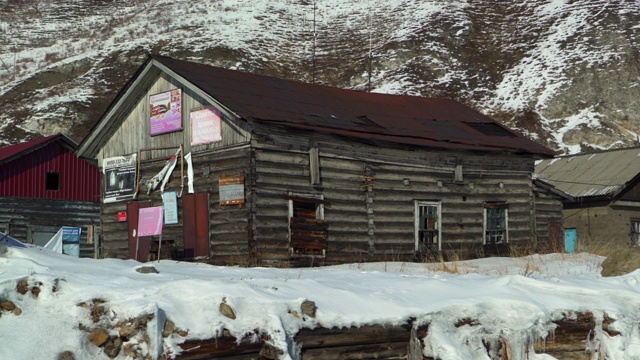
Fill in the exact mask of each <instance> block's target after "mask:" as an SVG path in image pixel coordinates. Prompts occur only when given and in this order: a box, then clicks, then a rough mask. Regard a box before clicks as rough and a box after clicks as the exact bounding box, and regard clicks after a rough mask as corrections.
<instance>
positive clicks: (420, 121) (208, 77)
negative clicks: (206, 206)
mask: <svg viewBox="0 0 640 360" xmlns="http://www.w3.org/2000/svg"><path fill="white" fill-rule="evenodd" d="M153 59H154V60H155V61H157V62H159V63H160V64H162V65H164V66H166V67H167V68H169V69H171V70H172V71H174V72H175V73H177V74H178V75H180V76H181V77H183V78H184V79H185V80H187V81H188V82H190V83H192V84H194V85H195V86H197V87H198V88H200V89H201V90H202V91H204V92H206V93H207V94H209V95H210V96H211V97H213V98H214V99H216V100H217V101H219V102H220V103H222V104H224V105H225V106H226V107H228V108H229V109H230V110H232V111H233V112H235V113H236V114H238V115H239V116H240V117H242V118H244V119H245V120H257V121H263V122H274V123H278V124H281V125H285V126H291V127H297V128H305V129H311V130H314V131H324V132H330V133H336V134H341V135H346V136H352V137H360V138H371V139H374V138H375V139H377V140H381V141H389V142H395V143H401V144H411V145H417V146H428V147H438V148H447V149H454V148H458V149H468V150H480V151H500V152H505V151H506V152H512V153H528V154H534V155H538V156H541V157H548V156H553V155H554V152H553V151H551V150H549V149H547V148H545V147H544V146H542V145H540V144H537V143H536V142H534V141H532V140H529V139H527V138H525V137H524V136H522V135H519V134H516V133H513V134H514V137H508V136H492V134H486V133H483V132H481V131H478V130H476V129H473V128H472V127H471V126H469V125H466V124H464V122H467V123H476V122H478V123H495V124H496V126H500V127H501V125H498V124H497V123H496V122H495V121H494V120H493V119H491V118H489V117H487V116H485V115H482V114H481V113H479V112H478V111H475V110H473V109H472V108H470V107H468V106H466V105H463V104H461V103H459V102H457V101H454V100H450V99H432V98H423V97H417V96H400V95H388V94H376V93H365V92H359V91H353V90H345V89H338V88H333V87H328V86H321V85H314V84H307V83H302V82H296V81H289V80H283V79H277V78H272V77H266V76H259V75H254V74H249V73H244V72H239V71H232V70H226V69H222V68H217V67H213V66H209V65H205V64H198V63H192V62H187V61H182V60H176V59H171V58H167V57H162V56H156V57H153ZM505 131H508V132H512V131H511V130H508V129H506V130H505Z"/></svg>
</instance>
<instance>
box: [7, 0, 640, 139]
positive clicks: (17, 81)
mask: <svg viewBox="0 0 640 360" xmlns="http://www.w3.org/2000/svg"><path fill="white" fill-rule="evenodd" d="M0 7H1V8H0V34H1V35H0V108H1V109H3V111H2V112H1V113H0V129H1V130H0V142H3V143H9V142H15V141H19V140H25V139H29V138H31V137H34V136H37V135H38V134H45V135H47V134H51V133H55V132H60V131H62V132H66V133H67V134H69V135H70V136H72V137H73V138H74V139H76V140H80V139H82V137H83V136H84V135H85V134H86V132H87V131H88V129H89V128H90V127H91V126H92V124H93V123H94V122H95V121H96V120H97V119H98V118H99V116H100V114H101V113H102V112H103V111H104V109H105V108H106V106H107V105H108V103H109V102H110V101H111V99H112V98H113V96H115V94H116V92H117V90H118V89H119V88H120V87H121V86H122V85H123V84H124V83H125V82H126V80H127V79H128V78H129V77H130V76H131V75H132V74H133V72H134V71H135V69H136V68H137V67H138V66H139V65H140V64H141V63H142V62H143V61H144V59H145V58H146V56H147V54H149V53H157V54H162V55H168V56H172V57H176V58H181V59H188V60H195V61H201V62H206V63H210V64H214V65H218V66H222V67H226V68H232V69H238V70H243V71H249V72H253V73H258V74H264V75H271V76H278V77H283V78H289V79H295V80H301V81H306V82H316V83H322V84H327V85H332V86H338V87H344V88H353V89H357V90H362V91H375V92H387V93H396V94H411V95H421V96H429V97H434V96H445V97H450V98H454V99H457V100H459V101H461V102H464V103H467V104H469V105H470V106H472V107H474V108H476V109H478V110H480V111H482V112H483V113H486V114H488V115H490V116H492V117H494V118H496V119H497V120H500V121H502V122H504V123H506V124H507V125H509V126H511V127H513V128H516V129H519V130H520V131H522V132H523V133H525V134H527V135H528V136H530V137H532V138H534V139H536V140H538V141H539V142H541V143H543V144H545V145H548V146H549V147H551V148H554V149H557V150H560V151H562V152H577V151H579V150H580V149H585V148H609V147H612V146H623V145H629V144H632V143H633V142H634V141H635V140H636V138H637V135H636V134H637V133H640V105H639V104H638V103H637V102H636V101H635V99H637V98H638V96H639V95H640V86H638V85H639V83H638V82H639V75H640V74H639V69H640V62H639V59H640V56H639V55H640V54H639V46H638V38H639V36H638V35H640V34H639V32H640V26H638V25H637V24H638V23H640V3H639V2H637V1H623V0H618V1H608V0H574V1H563V0H547V1H536V2H528V1H525V0H521V1H519V2H514V1H511V0H496V1H491V2H477V1H470V0H469V1H457V2H453V3H452V2H442V1H437V0H429V1H423V0H412V1H409V0H387V1H381V0H365V1H358V2H352V3H348V2H343V1H338V0H316V1H313V0H277V1H275V0H274V1H267V0H259V1H258V0H254V1H249V0H220V1H216V2H211V3H209V2H206V3H205V2H198V3H193V2H189V1H184V0H172V1H168V0H150V1H109V0H102V1H99V0H92V1H78V0H76V1H73V0H61V1H44V0H30V1H29V0H27V1H17V0H4V1H3V2H0Z"/></svg>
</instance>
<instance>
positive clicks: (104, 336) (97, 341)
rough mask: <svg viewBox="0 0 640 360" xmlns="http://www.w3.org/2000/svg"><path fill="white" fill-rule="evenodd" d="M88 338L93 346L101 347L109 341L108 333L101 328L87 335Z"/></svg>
mask: <svg viewBox="0 0 640 360" xmlns="http://www.w3.org/2000/svg"><path fill="white" fill-rule="evenodd" d="M88 338H89V341H91V342H92V343H93V344H94V345H95V346H98V347H101V346H103V345H104V344H106V343H107V341H109V333H107V331H106V330H104V329H102V328H96V329H94V330H93V331H91V333H89V337H88Z"/></svg>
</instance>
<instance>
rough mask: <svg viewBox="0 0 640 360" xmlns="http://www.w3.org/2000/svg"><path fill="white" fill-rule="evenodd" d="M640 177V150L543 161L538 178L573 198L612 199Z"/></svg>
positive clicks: (585, 154) (614, 151) (597, 153)
mask: <svg viewBox="0 0 640 360" xmlns="http://www.w3.org/2000/svg"><path fill="white" fill-rule="evenodd" d="M639 174H640V147H633V148H626V149H616V150H607V151H601V152H594V153H583V154H576V155H569V156H561V157H557V158H554V159H548V160H543V161H540V162H539V163H538V164H537V165H536V170H535V176H536V177H537V178H540V179H542V180H544V181H546V182H548V183H550V184H552V185H553V186H555V187H556V189H558V190H560V191H562V192H564V193H566V194H568V195H569V196H571V197H573V198H595V197H605V198H611V197H614V196H616V195H618V194H620V193H621V192H622V191H624V190H625V189H626V188H627V186H628V185H630V184H631V183H632V182H633V181H634V180H635V179H636V178H637V177H638V176H639Z"/></svg>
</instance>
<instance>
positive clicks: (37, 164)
mask: <svg viewBox="0 0 640 360" xmlns="http://www.w3.org/2000/svg"><path fill="white" fill-rule="evenodd" d="M49 172H52V173H58V174H59V176H60V177H59V180H60V181H59V185H60V187H59V190H47V189H46V180H47V173H49ZM99 189H100V173H99V172H98V169H96V168H95V167H93V166H91V165H90V164H89V163H88V162H86V161H84V160H81V159H78V158H77V157H76V156H75V154H74V153H73V152H72V151H70V150H68V149H67V148H65V147H63V146H62V145H60V144H59V143H57V142H52V143H50V144H48V145H46V146H44V147H42V148H39V149H37V150H35V151H33V152H30V153H28V154H26V155H24V156H21V157H19V158H17V159H15V160H13V161H10V162H8V163H6V164H3V165H0V196H11V197H26V198H44V199H61V200H63V199H64V200H73V201H95V202H98V201H99V200H100V190H99Z"/></svg>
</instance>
